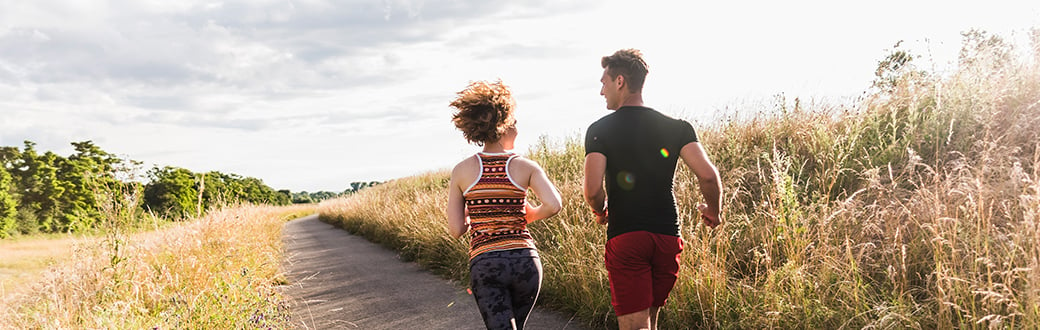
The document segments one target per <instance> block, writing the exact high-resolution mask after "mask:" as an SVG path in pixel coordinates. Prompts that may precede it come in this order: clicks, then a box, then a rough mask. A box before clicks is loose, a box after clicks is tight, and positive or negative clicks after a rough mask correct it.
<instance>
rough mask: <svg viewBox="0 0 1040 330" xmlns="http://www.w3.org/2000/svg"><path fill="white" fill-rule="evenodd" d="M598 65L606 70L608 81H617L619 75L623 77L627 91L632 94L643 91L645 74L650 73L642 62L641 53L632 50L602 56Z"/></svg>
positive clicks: (644, 62) (648, 68)
mask: <svg viewBox="0 0 1040 330" xmlns="http://www.w3.org/2000/svg"><path fill="white" fill-rule="evenodd" d="M600 63H601V64H602V65H603V68H604V69H607V74H608V75H610V79H617V76H619V75H620V76H622V77H625V83H626V84H628V91H629V92H633V93H635V92H640V91H642V90H643V83H644V82H645V81H646V74H647V73H648V72H650V67H649V66H647V65H646V61H644V60H643V53H642V52H640V51H639V50H638V49H633V48H628V49H622V50H619V51H616V52H614V55H610V56H603V60H601V61H600Z"/></svg>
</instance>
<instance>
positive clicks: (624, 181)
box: [617, 171, 636, 190]
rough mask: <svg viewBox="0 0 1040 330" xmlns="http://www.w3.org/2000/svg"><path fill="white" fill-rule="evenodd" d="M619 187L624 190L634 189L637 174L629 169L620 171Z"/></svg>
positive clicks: (618, 175) (618, 177)
mask: <svg viewBox="0 0 1040 330" xmlns="http://www.w3.org/2000/svg"><path fill="white" fill-rule="evenodd" d="M617 184H618V187H620V188H621V189H624V190H632V189H633V188H635V187H636V176H635V174H632V173H630V172H628V171H620V172H618V174H617Z"/></svg>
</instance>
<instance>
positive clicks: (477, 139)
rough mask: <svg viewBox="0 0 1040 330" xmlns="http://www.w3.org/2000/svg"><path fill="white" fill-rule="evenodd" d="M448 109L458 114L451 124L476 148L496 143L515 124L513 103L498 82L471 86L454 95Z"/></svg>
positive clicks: (478, 83) (505, 89) (507, 88)
mask: <svg viewBox="0 0 1040 330" xmlns="http://www.w3.org/2000/svg"><path fill="white" fill-rule="evenodd" d="M451 106H452V107H454V108H455V109H457V110H458V111H456V112H455V114H454V115H453V116H452V118H451V121H452V122H454V123H455V127H456V128H458V129H459V130H460V131H462V135H463V136H464V137H465V138H466V140H467V141H469V142H472V143H475V144H477V145H481V146H482V145H484V144H486V143H494V142H496V141H498V140H499V139H500V138H502V135H504V134H505V132H506V129H508V128H509V126H510V125H512V124H513V123H514V122H515V121H513V120H512V118H513V109H514V108H515V107H516V101H515V100H514V99H513V93H512V92H510V91H509V87H507V86H506V85H505V84H503V83H502V81H501V80H498V81H495V82H487V81H474V82H471V83H470V84H469V86H467V87H466V89H464V90H462V91H460V92H458V97H457V98H455V100H454V101H451Z"/></svg>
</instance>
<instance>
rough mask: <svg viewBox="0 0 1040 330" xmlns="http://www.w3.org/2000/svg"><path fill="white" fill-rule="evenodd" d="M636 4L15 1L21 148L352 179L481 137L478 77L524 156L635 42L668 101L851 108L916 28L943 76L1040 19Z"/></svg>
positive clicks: (892, 6) (974, 12)
mask: <svg viewBox="0 0 1040 330" xmlns="http://www.w3.org/2000/svg"><path fill="white" fill-rule="evenodd" d="M619 3H622V2H619V1H607V2H600V1H575V2H566V3H560V2H553V1H543V2H540V3H536V4H517V3H485V2H480V1H472V2H458V1H392V0H388V1H365V0H362V1H352V2H350V3H346V4H339V3H336V4H335V5H333V4H328V3H324V2H320V1H318V2H306V3H300V2H292V1H290V2H268V3H255V2H248V1H243V2H203V1H192V2H177V3H163V2H156V3H132V4H120V5H118V6H116V5H113V4H109V3H108V2H104V1H92V2H90V3H89V4H83V3H81V2H75V1H67V0H56V1H34V2H32V3H5V4H2V5H0V9H2V10H0V18H2V21H3V22H5V23H6V24H4V25H0V49H2V51H0V93H2V94H0V95H5V96H7V97H5V98H3V100H0V113H2V115H0V146H15V147H19V148H21V146H22V141H24V140H30V141H33V142H35V143H36V144H37V146H36V148H37V150H38V151H40V152H44V151H53V152H55V153H57V154H59V155H62V156H67V155H69V154H70V153H71V152H72V147H71V143H72V142H79V141H85V140H91V141H93V142H94V143H95V144H96V145H98V146H99V147H100V148H101V149H103V150H105V151H107V152H110V153H113V154H116V155H118V156H120V157H121V158H129V159H134V160H138V161H142V162H144V166H146V169H147V168H150V167H151V166H159V167H163V166H173V167H181V168H185V169H188V170H190V171H192V172H196V173H202V172H209V171H220V172H223V173H228V174H237V175H241V176H244V177H254V178H258V179H261V180H263V181H264V183H266V184H267V185H268V186H271V187H272V188H274V189H276V190H290V191H293V192H300V191H307V192H318V191H329V192H341V191H344V190H345V189H347V188H349V187H350V183H351V182H362V181H364V182H370V181H388V180H391V179H396V178H401V177H406V176H410V175H416V174H421V173H424V172H429V171H436V170H440V169H450V168H451V166H454V164H455V163H457V162H458V161H459V160H461V159H463V158H465V157H468V156H469V155H471V154H472V153H474V152H476V151H478V150H479V148H478V147H476V146H474V145H470V144H467V143H466V142H465V140H464V139H463V138H462V135H461V133H459V132H458V131H456V130H455V128H454V126H453V125H452V124H451V122H450V117H451V109H450V108H449V106H448V103H449V102H450V101H451V99H453V98H454V96H455V92H457V91H459V90H462V89H463V88H464V87H465V86H466V84H467V83H468V82H469V81H472V80H492V79H496V78H501V79H502V80H503V81H504V82H505V83H506V84H507V85H509V86H510V87H511V88H512V90H513V93H514V96H515V97H516V99H517V105H518V108H517V117H518V118H519V119H520V122H521V124H520V127H519V129H520V136H519V138H518V139H517V144H516V147H517V148H516V150H515V151H516V152H518V153H521V154H523V153H525V152H526V151H527V150H528V148H529V147H530V146H532V145H534V144H535V143H536V141H537V140H538V138H539V137H540V136H548V137H550V138H551V139H562V138H566V137H568V136H582V134H583V132H584V130H585V129H586V128H587V126H588V125H589V124H591V123H592V122H593V121H595V120H596V119H598V118H599V117H601V116H603V115H606V114H608V113H609V111H608V110H606V109H605V107H604V102H603V98H602V97H601V96H600V95H599V87H600V86H599V81H598V80H599V77H600V74H601V72H602V69H601V68H600V66H599V64H600V63H599V59H600V57H602V56H605V55H609V54H611V53H613V52H614V51H615V50H617V49H621V48H637V49H640V50H642V51H643V53H644V54H645V56H646V60H647V62H648V64H649V65H650V74H649V75H648V77H647V82H646V85H645V89H644V94H643V95H644V100H646V104H647V106H649V107H652V108H655V109H658V110H660V111H662V112H664V113H666V114H670V115H673V116H677V117H682V118H686V119H690V120H692V121H696V122H701V123H703V122H706V121H711V120H713V119H719V118H720V117H721V116H725V115H727V114H732V113H737V112H741V111H762V110H769V109H771V106H770V105H771V104H772V103H773V102H774V99H773V97H774V96H775V95H781V94H782V95H784V96H785V97H786V98H787V99H788V100H793V99H794V98H800V99H802V100H803V102H805V103H810V102H817V103H822V104H832V105H851V104H850V102H852V101H853V100H854V99H855V98H856V97H857V96H860V95H862V94H863V93H864V92H866V91H868V90H869V88H870V83H871V81H872V80H873V78H874V69H875V68H876V67H877V62H878V61H880V60H882V59H883V58H884V57H885V56H886V55H887V54H888V53H889V52H890V51H891V50H892V49H893V47H894V45H895V44H896V43H897V42H900V41H903V43H902V45H901V46H900V49H903V50H909V51H910V52H911V53H912V54H915V55H918V56H921V57H922V58H921V59H920V61H917V60H915V61H917V62H915V63H918V65H922V66H923V68H924V69H926V70H929V71H933V72H939V73H942V72H945V71H946V70H949V69H951V68H952V66H953V65H955V63H956V59H957V55H958V51H959V50H960V41H961V35H960V33H961V32H965V31H968V30H970V29H978V30H981V31H985V32H988V33H990V34H992V35H996V36H1000V37H1002V38H1005V39H1006V40H1008V41H1010V42H1012V43H1015V44H1016V46H1019V47H1020V48H1021V47H1022V46H1026V45H1027V44H1023V42H1024V41H1028V39H1027V38H1028V35H1027V34H1028V32H1029V29H1034V28H1040V2H1035V1H1031V2H1030V1H997V2H993V3H989V4H988V5H986V6H977V5H976V4H972V3H959V2H954V3H946V2H940V1H931V2H924V3H903V2H896V1H882V2H873V3H870V4H836V3H830V2H820V1H801V2H798V3H794V4H778V3H772V2H755V1H746V2H739V3H737V2H734V3H724V4H703V5H701V4H674V3H670V2H668V1H652V2H649V3H645V4H642V5H641V6H640V7H624V6H620V5H618V4H619ZM706 6H707V7H706ZM612 18H617V19H612ZM624 18H628V19H635V20H638V23H639V24H624V23H626V22H627V21H626V20H625V19H624ZM639 18H644V19H641V20H640V19H639ZM648 36H655V37H652V38H651V37H648ZM704 126H705V125H704V124H702V125H698V123H694V127H695V128H698V129H699V128H700V127H704ZM707 149H708V150H709V152H710V149H711V146H707Z"/></svg>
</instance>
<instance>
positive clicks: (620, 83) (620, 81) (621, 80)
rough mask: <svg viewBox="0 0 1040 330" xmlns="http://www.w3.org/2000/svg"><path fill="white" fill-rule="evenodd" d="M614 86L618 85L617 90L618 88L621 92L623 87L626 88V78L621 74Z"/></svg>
mask: <svg viewBox="0 0 1040 330" xmlns="http://www.w3.org/2000/svg"><path fill="white" fill-rule="evenodd" d="M614 84H616V85H617V88H618V89H619V90H620V89H621V88H622V87H625V76H622V75H620V74H619V75H618V76H617V79H614Z"/></svg>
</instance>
